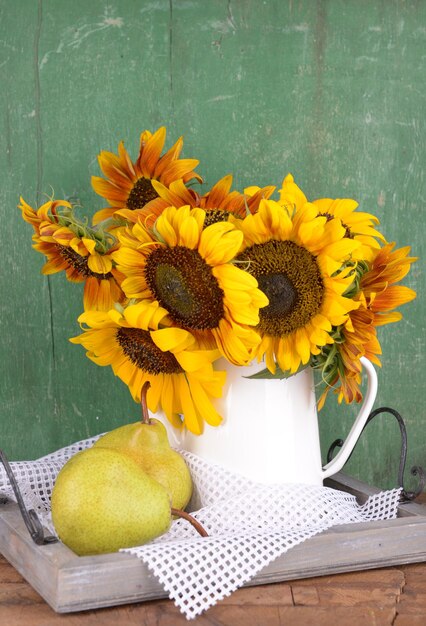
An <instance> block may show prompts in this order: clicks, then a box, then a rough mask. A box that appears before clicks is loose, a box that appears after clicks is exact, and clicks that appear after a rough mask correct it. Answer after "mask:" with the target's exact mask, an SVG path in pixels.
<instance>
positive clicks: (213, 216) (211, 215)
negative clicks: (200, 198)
mask: <svg viewBox="0 0 426 626" xmlns="http://www.w3.org/2000/svg"><path fill="white" fill-rule="evenodd" d="M229 216H230V212H229V211H222V210H221V209H207V211H206V217H205V218H204V228H207V226H211V225H212V224H217V222H227V221H228V218H229Z"/></svg>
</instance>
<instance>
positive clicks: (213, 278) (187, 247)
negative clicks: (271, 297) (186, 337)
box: [113, 206, 267, 365]
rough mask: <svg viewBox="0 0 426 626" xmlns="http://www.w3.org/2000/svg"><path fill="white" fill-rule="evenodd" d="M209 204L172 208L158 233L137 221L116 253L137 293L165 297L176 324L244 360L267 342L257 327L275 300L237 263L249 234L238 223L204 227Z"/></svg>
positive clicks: (127, 286) (127, 284) (130, 291)
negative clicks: (261, 340)
mask: <svg viewBox="0 0 426 626" xmlns="http://www.w3.org/2000/svg"><path fill="white" fill-rule="evenodd" d="M205 217H206V212H205V211H204V210H203V209H199V208H195V209H191V207H189V206H184V207H180V208H176V207H168V208H167V209H165V210H164V211H163V213H162V214H161V215H160V217H159V218H158V219H157V220H156V222H155V225H154V227H153V229H152V230H149V229H148V228H147V227H146V226H145V225H144V224H142V223H140V222H139V223H137V224H135V225H134V226H133V228H132V229H131V230H130V229H128V230H127V231H124V233H123V234H121V235H120V241H121V246H120V249H119V250H117V252H115V253H114V254H113V258H114V261H115V262H116V263H117V267H118V269H119V270H120V271H121V272H122V273H123V274H124V275H125V276H126V279H125V280H124V281H123V283H122V288H123V290H124V292H125V293H126V295H127V296H128V297H129V298H136V299H140V300H143V299H149V300H158V302H159V303H160V304H161V306H163V307H164V308H165V309H166V310H167V311H168V313H169V315H170V317H171V319H172V320H173V323H174V324H176V325H177V326H180V327H182V328H185V329H187V330H189V331H191V332H194V333H199V334H200V336H201V337H204V340H206V341H208V339H209V338H211V339H213V340H214V341H215V342H216V344H217V346H218V348H219V350H220V352H221V354H222V355H223V356H225V357H226V358H227V359H228V360H229V361H230V362H231V363H234V364H236V365H244V364H246V363H248V362H249V361H250V360H251V356H250V352H251V350H252V349H253V347H254V346H255V345H256V344H257V342H258V341H259V336H258V334H257V333H256V332H255V331H254V330H253V329H252V328H250V326H254V325H256V324H257V323H258V322H259V307H262V306H265V305H266V304H267V299H266V297H265V295H264V294H263V293H262V292H261V291H260V290H259V289H258V288H257V282H256V280H255V279H254V278H253V276H251V275H250V274H248V273H247V272H244V271H243V270H242V269H240V268H238V267H236V266H234V265H233V264H232V263H231V262H230V261H231V260H232V259H233V257H234V256H235V254H236V253H237V252H238V251H239V249H240V246H241V243H242V239H243V235H242V232H241V231H239V230H237V229H236V228H235V227H234V225H233V224H231V223H230V222H217V223H215V224H212V225H210V226H208V227H207V228H204V222H205Z"/></svg>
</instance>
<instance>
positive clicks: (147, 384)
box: [141, 380, 151, 424]
mask: <svg viewBox="0 0 426 626" xmlns="http://www.w3.org/2000/svg"><path fill="white" fill-rule="evenodd" d="M150 387H151V383H150V382H149V380H147V381H145V382H144V384H143V385H142V391H141V406H142V419H141V422H142V424H150V419H149V413H148V405H147V403H146V394H147V393H148V389H149V388H150Z"/></svg>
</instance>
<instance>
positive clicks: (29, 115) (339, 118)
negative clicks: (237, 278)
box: [0, 0, 426, 486]
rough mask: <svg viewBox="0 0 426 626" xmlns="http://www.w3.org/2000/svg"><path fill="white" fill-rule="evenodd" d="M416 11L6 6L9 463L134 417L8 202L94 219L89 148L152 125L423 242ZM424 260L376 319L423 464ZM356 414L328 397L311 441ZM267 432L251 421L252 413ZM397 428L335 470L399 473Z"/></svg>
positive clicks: (388, 375) (385, 400)
mask: <svg viewBox="0 0 426 626" xmlns="http://www.w3.org/2000/svg"><path fill="white" fill-rule="evenodd" d="M425 41H426V3H425V2H424V1H421V0H419V1H415V0H407V1H403V0H381V1H380V0H328V1H326V0H318V1H314V0H300V1H298V0H289V1H287V0H285V1H283V0H275V1H273V0H263V1H260V0H258V1H256V0H209V1H206V0H150V1H148V0H139V1H136V0H111V1H110V2H106V1H102V0H92V1H91V2H83V1H82V0H75V1H74V2H67V1H66V0H19V1H18V2H14V1H13V0H0V80H1V90H0V103H1V104H0V108H1V122H0V123H1V151H0V167H1V173H2V175H1V185H0V216H1V229H0V233H1V235H0V236H1V251H2V268H1V277H0V280H1V300H0V315H1V363H0V368H1V370H0V388H1V418H0V419H1V421H0V446H1V447H2V448H3V449H4V450H5V451H6V452H7V453H8V455H9V457H10V458H13V459H22V458H35V457H38V456H41V455H43V454H46V453H48V452H49V451H52V450H54V449H56V448H58V447H60V446H63V445H66V444H68V443H70V442H71V441H74V440H77V439H80V438H84V437H87V436H89V435H92V434H95V433H98V432H101V431H104V430H106V429H109V428H112V427H116V426H117V425H119V424H122V423H123V422H125V421H127V420H134V419H136V418H137V416H138V415H139V409H138V407H136V406H135V405H134V403H133V401H132V400H131V399H130V395H129V394H128V392H127V390H126V389H125V388H124V386H123V385H122V383H121V382H120V381H119V380H116V379H114V377H113V375H112V373H111V371H110V370H109V369H106V368H97V367H96V366H95V365H94V364H92V363H91V362H90V361H88V360H87V359H86V358H85V356H84V352H83V350H82V349H81V348H80V347H78V346H72V345H71V344H69V343H68V338H69V337H71V336H73V335H75V334H78V326H77V323H76V318H77V316H78V315H79V313H80V312H81V290H80V288H79V287H76V286H74V285H70V284H67V283H66V281H65V279H64V277H63V276H62V275H57V276H53V277H50V278H47V277H43V276H41V275H40V268H41V266H42V263H43V259H42V257H41V256H40V255H38V254H37V253H35V252H34V251H33V250H32V249H31V241H30V237H31V228H30V226H29V225H27V224H25V223H24V222H23V221H22V220H21V217H20V215H19V211H18V210H17V208H16V206H17V203H18V201H19V196H20V194H22V195H23V196H24V198H25V199H26V200H27V201H28V202H30V203H34V204H35V203H37V202H41V201H42V200H43V199H45V198H46V197H48V196H50V195H51V194H52V189H53V190H54V193H55V195H56V196H57V197H67V198H71V199H72V200H73V201H75V202H78V203H79V204H81V205H82V207H83V208H84V211H85V212H86V213H87V214H88V215H91V214H92V212H94V211H95V210H97V209H99V208H101V207H102V206H103V202H102V200H101V198H99V197H98V196H97V195H96V194H95V193H94V192H93V191H92V189H91V186H90V176H91V175H92V174H95V175H96V174H99V170H98V165H97V161H96V156H97V154H98V153H99V151H100V150H101V149H109V150H113V151H115V150H116V148H117V144H118V142H119V140H121V139H123V140H124V141H125V143H126V146H127V147H128V149H129V150H130V151H131V152H132V155H133V156H135V155H136V149H137V144H138V138H139V133H140V131H141V130H143V129H145V128H148V129H151V130H154V129H156V128H157V127H158V126H160V125H162V124H165V125H166V126H167V128H168V131H169V135H168V137H169V145H171V143H172V141H174V140H175V138H177V137H178V136H179V135H181V134H183V135H184V138H185V148H184V156H187V157H196V158H199V159H200V161H201V166H200V168H199V171H200V173H201V174H202V175H203V176H204V177H205V179H206V182H207V183H208V184H209V183H212V182H215V181H216V180H217V179H218V178H220V177H221V176H223V175H225V174H227V173H229V172H232V173H234V175H235V185H236V187H237V188H239V189H241V188H243V187H244V186H246V185H249V184H259V185H266V184H277V185H279V184H280V182H281V180H282V177H283V176H284V175H285V174H286V173H287V172H292V173H293V175H294V176H295V177H296V180H297V181H298V182H299V183H300V185H301V186H302V188H303V189H304V190H305V192H306V193H307V195H308V196H309V197H310V198H312V199H313V198H315V197H323V196H331V197H342V196H343V197H353V198H355V199H357V200H358V201H359V203H360V205H361V207H362V209H363V210H365V211H369V212H373V213H375V214H377V215H378V217H379V218H380V220H381V223H382V230H383V232H384V233H385V235H386V237H387V238H388V239H389V240H391V241H394V240H396V241H397V242H398V245H400V246H402V245H407V244H411V245H412V247H413V253H414V254H416V255H419V256H420V257H423V256H424V249H425V245H424V244H425V207H424V201H425V188H424V166H425V115H424V111H425V96H426V86H425V85H426V83H425V71H424V67H425V56H426V45H425ZM423 268H424V260H423V258H421V260H420V261H419V262H418V263H417V264H416V266H415V267H414V269H413V271H412V273H411V274H410V276H409V278H408V280H407V281H406V284H408V285H409V286H412V287H413V288H415V289H417V290H418V293H419V297H418V299H417V300H416V301H415V302H413V303H411V304H409V305H407V306H406V307H405V308H404V315H405V320H404V321H403V322H400V323H399V324H397V325H394V326H393V327H391V326H390V327H385V328H383V329H381V332H380V338H381V341H382V345H383V353H384V354H383V368H382V369H381V370H380V371H379V385H380V390H379V397H378V399H377V403H376V404H377V406H382V405H389V406H392V407H394V408H396V409H398V410H400V411H401V412H402V414H403V416H404V417H405V419H406V423H407V427H408V436H409V459H408V461H409V464H410V465H412V464H414V463H420V464H424V465H426V429H425V425H424V423H425V419H424V418H425V409H426V400H425V394H424V379H425V376H424V371H425V321H424V312H425V298H424V292H425V288H426V286H425V278H424V272H422V269H423ZM353 414H354V409H353V408H347V407H345V406H340V407H337V406H336V403H335V400H334V399H332V401H330V402H328V404H327V406H326V409H324V411H323V412H322V414H321V415H320V423H321V433H322V439H323V447H324V450H326V449H327V447H328V445H329V444H330V442H331V441H332V440H333V439H334V438H335V437H338V436H340V435H342V434H344V433H345V432H347V430H348V428H349V425H350V422H351V420H352V417H353ZM259 427H261V424H259ZM398 456H399V434H398V427H397V425H396V423H394V422H393V421H392V419H391V418H385V417H384V418H378V420H377V423H376V424H374V423H372V424H371V425H369V426H368V431H366V433H365V434H364V435H363V438H362V440H361V442H360V444H359V445H358V447H357V449H356V451H355V453H354V455H353V457H352V459H351V460H350V462H349V465H348V467H347V471H350V472H351V473H352V474H353V475H354V476H357V477H359V478H362V479H365V480H369V481H372V482H375V483H377V484H380V485H382V486H390V485H393V484H395V480H396V473H397V464H398Z"/></svg>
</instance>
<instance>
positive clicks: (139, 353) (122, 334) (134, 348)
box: [116, 328, 183, 375]
mask: <svg viewBox="0 0 426 626" xmlns="http://www.w3.org/2000/svg"><path fill="white" fill-rule="evenodd" d="M116 339H117V342H118V343H119V345H120V346H121V349H122V350H123V352H124V354H125V355H126V356H127V357H128V358H129V359H130V361H131V362H132V363H133V365H136V367H138V368H139V369H140V370H142V371H144V372H147V373H148V374H154V375H158V374H181V373H182V372H183V369H182V368H181V366H180V365H179V363H178V362H177V360H176V357H175V356H174V354H172V353H171V352H162V350H160V348H158V347H157V346H156V345H155V343H154V342H153V341H152V339H151V335H150V334H149V332H148V331H147V330H142V329H141V328H119V329H118V330H117V334H116Z"/></svg>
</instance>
